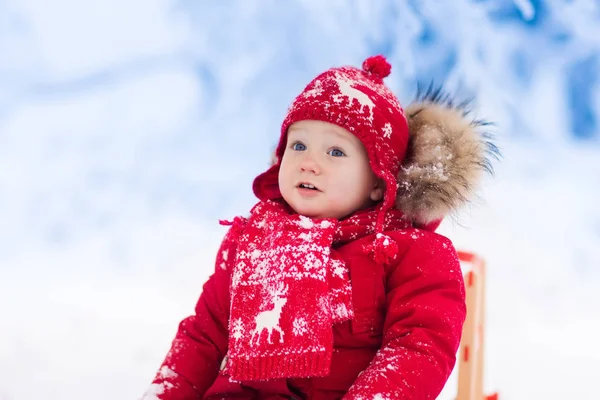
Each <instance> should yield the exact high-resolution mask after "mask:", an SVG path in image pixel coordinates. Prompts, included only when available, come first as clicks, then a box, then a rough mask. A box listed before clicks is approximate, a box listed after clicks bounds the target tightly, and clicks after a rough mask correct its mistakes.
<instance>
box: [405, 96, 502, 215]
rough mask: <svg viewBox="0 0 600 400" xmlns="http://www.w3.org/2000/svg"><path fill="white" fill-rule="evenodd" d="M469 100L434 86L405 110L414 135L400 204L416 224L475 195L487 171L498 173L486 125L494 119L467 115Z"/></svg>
mask: <svg viewBox="0 0 600 400" xmlns="http://www.w3.org/2000/svg"><path fill="white" fill-rule="evenodd" d="M467 105H468V103H461V104H458V105H456V104H454V103H453V101H452V99H451V98H450V97H449V96H448V95H446V94H443V93H442V91H441V90H440V89H435V90H434V89H433V88H432V87H430V88H429V89H428V90H427V92H426V93H425V94H423V95H417V99H416V100H415V102H414V103H412V104H410V105H409V106H408V107H407V108H406V110H405V112H406V115H407V118H408V124H409V131H410V139H409V144H408V150H407V155H406V158H405V161H404V164H403V166H402V168H401V170H400V172H399V175H398V184H399V189H398V192H397V196H396V208H398V209H399V210H401V211H402V212H403V213H404V214H405V215H407V216H408V217H409V218H411V219H412V220H413V221H415V222H416V223H417V224H421V225H427V224H430V223H432V222H434V221H439V220H441V219H442V218H444V217H445V216H447V215H448V214H450V213H451V212H453V211H455V210H456V209H458V208H460V207H461V206H463V205H464V204H465V203H467V202H468V201H469V200H471V199H472V197H473V195H474V192H475V191H476V189H477V186H478V184H479V181H480V178H481V176H482V173H483V172H484V171H486V172H488V173H492V172H493V171H492V166H491V159H492V158H495V159H498V158H499V151H498V148H497V147H496V146H495V145H494V144H493V143H492V141H491V135H490V134H489V133H488V132H486V130H485V129H486V128H487V127H488V126H489V125H490V124H489V123H488V122H485V121H481V120H477V119H472V118H468V114H469V111H468V110H467Z"/></svg>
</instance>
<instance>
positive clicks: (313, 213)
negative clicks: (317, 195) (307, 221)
mask: <svg viewBox="0 0 600 400" xmlns="http://www.w3.org/2000/svg"><path fill="white" fill-rule="evenodd" d="M292 208H293V209H294V211H296V212H297V213H298V214H300V215H304V216H305V217H310V218H327V216H326V213H325V212H324V211H325V210H321V209H319V208H317V207H302V206H300V207H292Z"/></svg>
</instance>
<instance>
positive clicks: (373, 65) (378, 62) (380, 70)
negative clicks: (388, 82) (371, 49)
mask: <svg viewBox="0 0 600 400" xmlns="http://www.w3.org/2000/svg"><path fill="white" fill-rule="evenodd" d="M362 67H363V70H364V71H365V72H370V73H371V74H373V75H375V76H378V77H379V78H381V79H383V78H385V77H386V76H388V75H389V74H390V72H392V66H391V65H390V63H389V62H387V60H386V59H385V57H384V56H382V55H378V56H373V57H369V58H367V59H366V60H365V61H364V62H363V65H362Z"/></svg>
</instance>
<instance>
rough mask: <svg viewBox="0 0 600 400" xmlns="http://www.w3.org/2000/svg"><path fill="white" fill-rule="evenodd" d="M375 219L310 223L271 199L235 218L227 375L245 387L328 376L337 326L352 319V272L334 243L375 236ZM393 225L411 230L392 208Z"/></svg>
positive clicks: (363, 215)
mask: <svg viewBox="0 0 600 400" xmlns="http://www.w3.org/2000/svg"><path fill="white" fill-rule="evenodd" d="M376 218H377V213H376V212H375V211H365V212H360V213H357V214H355V215H354V216H352V217H350V218H347V219H345V220H343V221H337V220H335V219H311V218H308V217H304V216H301V215H298V214H294V213H290V212H289V210H288V209H287V207H286V206H285V205H283V204H281V203H277V202H273V201H266V202H260V203H258V204H257V205H256V206H255V207H254V208H253V209H252V211H251V214H250V217H249V218H248V219H244V218H239V217H238V218H236V219H235V220H234V222H233V225H234V226H233V229H232V231H234V232H236V233H235V234H234V238H232V239H233V240H232V242H235V246H236V251H235V259H234V260H230V261H233V263H234V264H233V266H232V278H231V308H230V319H229V349H228V353H227V356H228V361H227V366H226V369H225V372H226V373H227V374H229V375H230V376H231V377H232V378H233V379H234V380H239V381H243V380H268V379H274V378H282V377H288V378H290V377H310V376H326V375H328V374H329V367H330V364H331V356H332V352H333V327H332V326H333V324H334V323H337V322H342V321H345V320H349V319H351V318H352V317H353V308H352V292H351V285H350V280H349V275H348V268H347V266H346V264H345V263H344V261H343V260H342V258H341V257H340V256H339V254H337V252H336V251H335V250H333V249H332V245H334V244H342V243H345V242H348V241H351V240H354V239H357V238H360V237H363V236H366V235H368V234H372V233H374V231H375V221H376ZM386 220H387V223H386V227H388V226H389V225H390V221H393V225H394V226H393V228H394V229H396V228H399V227H400V228H402V227H408V226H410V223H409V222H407V221H406V220H404V219H402V216H401V214H400V213H399V212H395V211H393V210H391V211H389V212H388V218H386ZM377 239H379V240H382V241H383V242H384V243H387V241H386V240H385V237H378V238H377ZM391 243H393V241H392V242H391ZM365 250H366V251H367V252H368V251H369V246H366V248H365ZM396 250H397V249H390V252H391V253H395V252H396Z"/></svg>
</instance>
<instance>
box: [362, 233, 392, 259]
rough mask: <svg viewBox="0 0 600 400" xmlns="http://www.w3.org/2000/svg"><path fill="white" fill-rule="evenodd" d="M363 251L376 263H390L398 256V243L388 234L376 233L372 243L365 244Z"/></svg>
mask: <svg viewBox="0 0 600 400" xmlns="http://www.w3.org/2000/svg"><path fill="white" fill-rule="evenodd" d="M364 250H365V253H367V254H370V255H371V257H372V258H373V261H375V262H376V263H378V264H383V265H386V264H390V263H391V262H392V261H394V260H395V259H396V257H397V256H398V243H396V241H394V239H392V238H391V237H389V236H386V235H384V234H381V233H378V234H377V235H376V237H375V240H374V241H373V243H371V244H368V245H365V248H364Z"/></svg>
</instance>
